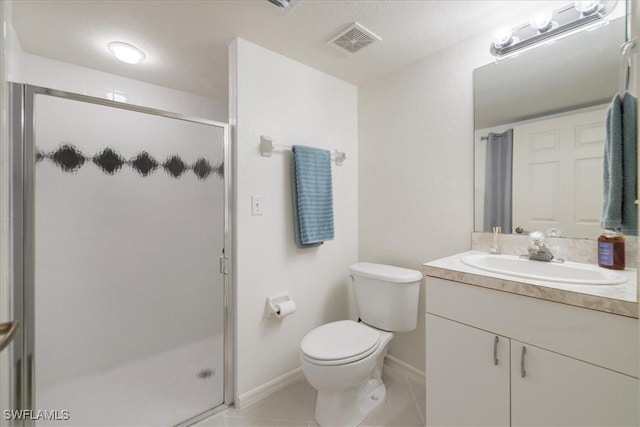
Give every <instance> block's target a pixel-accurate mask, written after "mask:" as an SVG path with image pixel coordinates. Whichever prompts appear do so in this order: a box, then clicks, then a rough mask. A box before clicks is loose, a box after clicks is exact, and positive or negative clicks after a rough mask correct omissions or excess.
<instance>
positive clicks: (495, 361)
mask: <svg viewBox="0 0 640 427" xmlns="http://www.w3.org/2000/svg"><path fill="white" fill-rule="evenodd" d="M493 364H494V366H498V336H497V335H496V339H495V340H493Z"/></svg>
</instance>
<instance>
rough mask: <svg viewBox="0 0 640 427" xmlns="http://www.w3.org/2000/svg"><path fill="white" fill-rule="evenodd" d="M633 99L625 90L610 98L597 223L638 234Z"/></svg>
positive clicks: (635, 121) (635, 128)
mask: <svg viewBox="0 0 640 427" xmlns="http://www.w3.org/2000/svg"><path fill="white" fill-rule="evenodd" d="M637 111H638V110H637V100H636V98H635V97H634V96H633V95H631V94H630V93H629V92H625V93H624V94H623V96H622V99H620V97H619V96H618V95H616V96H615V97H614V98H613V101H611V105H610V106H609V110H608V111H607V133H606V140H605V144H604V165H603V166H604V198H603V207H602V218H601V219H600V226H601V227H602V228H605V229H608V230H614V231H621V232H623V233H624V234H628V235H636V234H638V207H637V206H636V204H635V201H636V199H637V198H638V193H637V192H638V182H637V176H638V165H637V159H638V141H637V129H638V128H637Z"/></svg>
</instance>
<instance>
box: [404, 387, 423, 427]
mask: <svg viewBox="0 0 640 427" xmlns="http://www.w3.org/2000/svg"><path fill="white" fill-rule="evenodd" d="M404 377H405V379H406V381H407V387H409V393H411V397H412V398H413V404H414V405H416V410H417V411H418V416H419V417H420V420H421V421H422V425H425V421H424V418H423V417H422V411H420V405H418V399H416V394H415V393H414V392H413V388H412V387H411V382H410V381H411V380H410V379H409V377H408V376H407V375H405V376H404ZM425 415H426V414H425Z"/></svg>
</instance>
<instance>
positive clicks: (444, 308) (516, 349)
mask: <svg viewBox="0 0 640 427" xmlns="http://www.w3.org/2000/svg"><path fill="white" fill-rule="evenodd" d="M426 298H427V315H426V334H427V365H426V381H427V411H426V417H427V426H453V425H456V426H461V425H464V426H480V425H487V426H488V425H491V426H508V425H512V426H569V425H571V426H577V425H579V426H588V425H592V426H638V425H639V424H640V416H639V412H640V393H639V387H640V383H639V381H638V369H639V368H638V344H639V343H638V321H637V319H634V318H629V317H624V316H618V315H614V314H608V313H603V312H598V311H595V310H588V309H584V308H579V307H574V306H570V305H565V304H559V303H555V302H550V301H544V300H540V299H536V298H530V297H524V296H520V295H515V294H510V293H507V292H502V291H497V290H493V289H485V288H481V287H478V286H472V285H466V284H462V283H458V282H452V281H447V280H443V279H440V278H434V277H427V280H426ZM496 337H497V341H496ZM523 348H524V349H525V350H524V354H523ZM523 373H524V376H523Z"/></svg>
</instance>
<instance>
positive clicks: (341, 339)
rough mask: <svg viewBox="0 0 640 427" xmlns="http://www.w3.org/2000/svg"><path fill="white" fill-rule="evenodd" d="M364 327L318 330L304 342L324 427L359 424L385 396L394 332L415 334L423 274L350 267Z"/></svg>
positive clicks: (305, 364) (303, 356)
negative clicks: (386, 362)
mask: <svg viewBox="0 0 640 427" xmlns="http://www.w3.org/2000/svg"><path fill="white" fill-rule="evenodd" d="M349 270H350V272H351V276H352V278H353V291H354V294H355V300H356V309H357V311H358V316H359V317H360V320H361V322H354V321H352V320H340V321H338V322H332V323H327V324H326V325H322V326H319V327H317V328H315V329H313V330H312V331H310V332H309V333H307V334H306V335H305V336H304V338H303V339H302V343H301V344H300V360H301V362H302V371H303V372H304V375H305V377H306V378H307V380H308V381H309V383H310V384H311V385H312V386H313V387H314V388H315V389H316V390H317V391H318V395H317V398H316V409H315V417H316V421H317V422H318V424H320V425H321V426H322V427H327V426H332V427H349V426H356V425H358V424H360V423H361V422H362V421H363V420H364V419H365V418H366V417H367V416H368V415H369V414H371V413H372V412H373V411H375V410H376V409H377V408H378V407H379V406H380V405H381V404H382V403H383V402H384V399H385V395H386V390H385V387H384V384H383V383H382V364H383V362H384V356H385V355H386V354H387V346H388V345H389V341H391V338H393V333H392V332H406V331H411V330H413V329H415V327H416V324H417V320H418V319H417V318H418V294H419V292H420V281H421V280H422V273H420V272H419V271H416V270H409V269H406V268H400V267H392V266H389V265H382V264H372V263H368V262H361V263H357V264H354V265H352V266H351V267H350V269H349Z"/></svg>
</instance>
